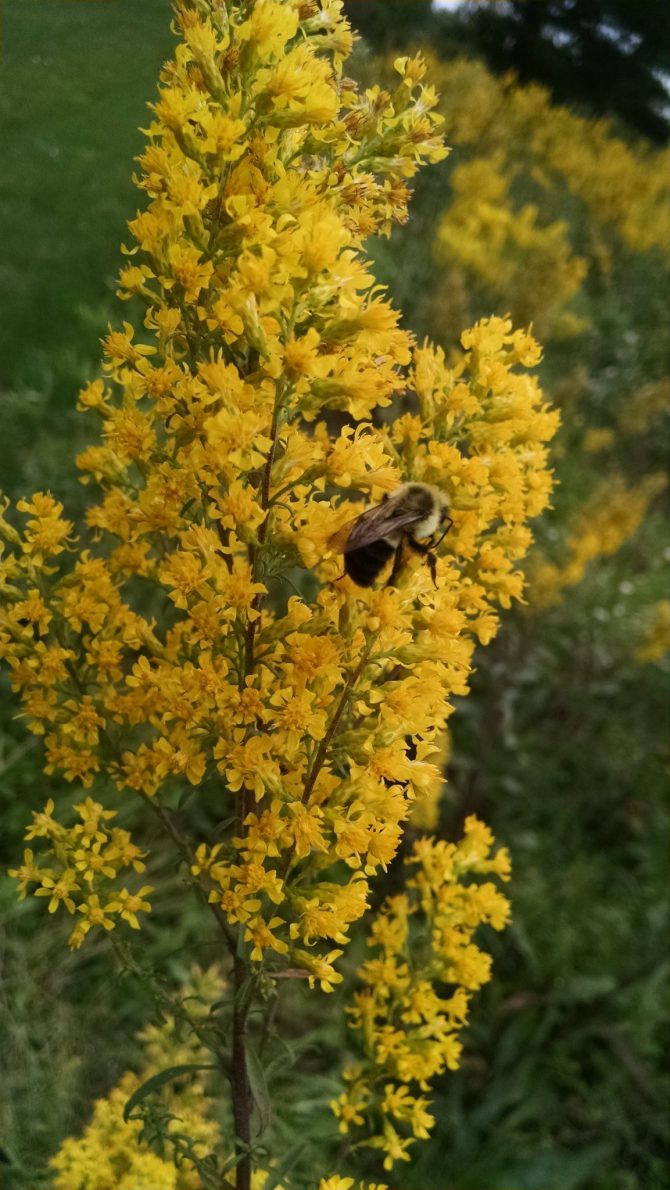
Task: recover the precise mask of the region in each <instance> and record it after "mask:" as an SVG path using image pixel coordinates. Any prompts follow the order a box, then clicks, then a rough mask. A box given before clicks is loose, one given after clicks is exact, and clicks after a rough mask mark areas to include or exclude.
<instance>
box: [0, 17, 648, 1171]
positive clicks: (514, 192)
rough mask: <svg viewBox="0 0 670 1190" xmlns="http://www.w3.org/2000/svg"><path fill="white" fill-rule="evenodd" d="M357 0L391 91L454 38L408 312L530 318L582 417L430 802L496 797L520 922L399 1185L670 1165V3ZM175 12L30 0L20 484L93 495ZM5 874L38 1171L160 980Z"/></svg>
mask: <svg viewBox="0 0 670 1190" xmlns="http://www.w3.org/2000/svg"><path fill="white" fill-rule="evenodd" d="M346 7H347V9H348V10H349V13H350V16H351V18H352V21H353V23H354V25H355V26H356V27H357V28H359V29H360V31H361V33H362V35H363V40H362V41H361V43H360V45H359V47H358V49H357V51H356V55H355V58H354V62H353V64H352V67H351V70H352V72H354V71H355V73H356V74H357V76H358V77H359V78H361V79H363V80H364V81H365V82H366V84H367V85H369V86H373V85H380V86H387V87H392V86H393V85H394V84H393V67H392V61H393V58H394V57H395V56H396V55H397V54H398V53H403V54H404V53H408V52H411V51H412V49H413V47H414V46H423V47H424V48H425V49H426V51H427V54H428V58H429V71H430V78H431V81H432V82H434V84H435V86H436V88H437V89H438V91H439V92H440V93H441V95H442V101H441V110H442V112H443V114H444V116H445V122H446V134H447V141H448V143H449V144H450V145H451V146H452V149H453V151H452V153H451V155H450V157H449V158H448V160H447V161H446V162H444V163H443V164H442V165H440V166H439V167H434V168H432V169H430V170H428V171H425V173H424V176H423V177H421V178H420V180H419V183H418V185H417V187H416V192H415V198H414V201H413V204H412V208H411V219H410V222H409V224H408V225H407V226H406V227H405V228H401V229H396V231H394V233H393V235H392V237H391V239H390V240H389V241H385V242H382V243H378V244H374V245H372V246H371V247H372V251H373V254H374V256H375V259H376V263H377V269H378V274H379V277H380V280H382V281H384V282H385V283H386V284H388V285H389V287H390V290H391V292H392V294H393V296H394V299H395V301H396V302H397V304H398V305H400V306H401V307H402V309H403V312H404V320H405V324H406V325H407V326H409V327H411V329H412V330H414V331H415V332H416V334H417V335H418V336H419V338H422V337H423V336H424V335H426V334H427V335H430V336H431V337H433V338H435V339H436V340H437V341H438V342H440V343H442V344H443V346H444V348H445V351H446V353H447V355H449V354H450V353H452V352H454V351H456V350H457V347H458V337H459V333H460V330H461V329H462V328H463V327H464V326H466V325H468V324H469V323H470V322H471V321H472V320H473V319H475V318H477V317H479V316H481V315H484V314H490V313H498V314H505V313H508V312H509V313H510V314H511V315H512V317H513V318H514V320H515V321H516V322H520V323H527V322H529V321H532V322H533V324H534V327H535V329H536V332H537V334H538V335H539V337H540V339H541V341H542V342H543V343H544V344H545V358H544V361H543V364H542V367H541V375H542V380H543V383H544V386H545V389H546V392H547V396H548V398H549V399H551V400H552V401H553V402H554V403H556V404H558V405H559V407H560V408H561V410H562V416H563V428H562V431H561V435H560V440H559V443H558V447H557V450H556V454H555V460H556V472H557V478H558V480H559V487H558V489H557V493H556V498H555V502H554V508H553V510H552V512H551V513H550V515H548V516H547V517H546V518H545V519H544V521H543V522H542V523H541V524H540V525H539V526H538V527H537V546H536V548H535V550H534V552H533V555H532V556H531V558H530V560H529V563H528V576H529V589H528V597H527V604H526V606H524V607H520V608H518V609H516V610H515V611H514V612H512V613H511V614H509V615H507V616H506V617H505V619H504V621H503V627H502V629H501V632H500V635H499V637H498V639H497V640H496V641H495V642H494V644H493V645H492V646H490V647H488V648H487V649H485V650H482V653H481V656H480V657H479V661H478V672H477V674H476V676H475V680H474V688H473V692H472V695H471V696H470V697H469V698H468V699H466V700H464V701H463V702H462V704H461V705H460V706H459V707H458V712H457V714H456V715H455V716H454V718H453V719H452V721H451V722H452V724H453V734H452V739H451V756H450V761H449V766H448V782H447V784H446V785H445V789H444V793H443V798H442V801H441V804H440V805H439V806H436V807H433V808H432V811H430V812H431V813H432V814H433V817H434V820H435V821H439V826H440V829H441V830H443V831H445V832H447V833H449V834H451V833H455V832H457V831H458V830H459V829H460V826H461V824H462V821H463V819H464V817H465V816H466V815H467V814H470V813H476V814H477V815H479V816H480V817H483V818H484V820H485V821H487V822H488V823H489V824H490V825H491V827H492V829H493V831H494V834H495V836H496V838H497V839H498V841H499V842H500V843H504V844H507V845H508V846H509V847H510V849H511V851H512V855H513V859H514V879H513V883H512V889H511V894H512V900H513V909H514V921H513V924H512V926H511V927H510V929H508V930H507V931H506V933H505V934H504V935H503V936H502V938H499V939H498V938H496V939H490V940H487V945H488V944H490V945H491V947H492V948H493V950H494V953H495V954H496V967H495V978H494V980H493V983H492V984H491V985H490V986H489V988H488V989H487V990H486V991H485V993H484V994H483V995H482V998H481V999H480V1000H479V1001H478V1003H477V1005H476V1007H475V1011H474V1015H473V1023H472V1027H471V1029H470V1032H469V1036H468V1042H467V1046H466V1056H465V1060H464V1063H463V1068H462V1070H461V1071H459V1072H458V1074H456V1075H449V1076H448V1077H447V1078H445V1079H444V1081H443V1084H442V1086H441V1087H440V1089H439V1092H438V1095H437V1097H436V1110H437V1116H438V1120H439V1121H440V1123H439V1126H438V1128H437V1129H436V1133H435V1137H434V1139H433V1140H432V1141H431V1142H429V1143H427V1144H426V1145H424V1147H423V1148H422V1149H420V1148H419V1149H417V1150H416V1154H417V1155H416V1157H415V1159H414V1161H413V1163H412V1165H411V1167H410V1168H409V1169H406V1170H405V1169H402V1170H400V1171H398V1178H397V1179H396V1181H395V1182H394V1185H395V1186H397V1187H398V1190H400V1188H401V1187H404V1188H406V1190H411V1188H412V1187H414V1188H416V1190H418V1188H423V1190H438V1188H439V1190H446V1188H447V1187H449V1188H450V1190H512V1188H514V1190H663V1188H665V1187H667V1186H668V1185H670V1174H669V1173H668V1169H669V1168H670V1164H669V1162H670V1151H669V1147H668V1137H667V1118H666V1112H665V1105H666V1103H667V1092H668V1084H667V1080H666V1079H665V1076H664V1075H663V1073H662V1067H661V1059H660V1054H661V1053H662V1049H663V1044H664V1042H665V1043H666V1044H667V1037H664V1036H663V1029H664V1027H665V1022H666V1019H667V998H666V986H667V976H668V961H667V957H666V956H667V940H668V939H667V915H666V911H665V906H664V901H665V894H666V887H665V865H666V852H667V834H666V829H667V828H666V815H665V803H664V790H665V784H666V738H665V734H666V733H665V730H664V729H665V707H664V702H665V698H664V690H665V683H666V677H667V661H666V660H665V657H666V653H667V642H668V636H669V635H670V604H669V603H668V601H667V570H668V566H667V564H668V561H669V560H670V543H669V542H668V536H667V532H666V529H665V520H664V514H665V513H666V512H667V497H666V495H665V478H664V467H665V451H666V449H667V428H668V396H669V388H670V380H669V379H668V358H669V356H670V319H668V296H667V295H668V292H670V287H669V286H668V281H669V280H670V277H669V276H668V274H669V272H670V209H669V204H668V176H669V173H670V171H669V169H668V166H669V164H670V154H669V152H668V149H667V148H664V147H663V143H664V142H665V140H666V137H667V123H666V117H667V109H668V99H667V93H666V90H665V87H666V82H667V70H668V62H667V56H666V50H665V44H666V39H665V38H664V36H663V26H664V23H667V21H666V14H667V9H666V5H665V3H664V0H646V2H645V3H644V4H633V3H631V2H630V0H507V2H505V3H499V2H493V3H487V4H484V3H477V2H475V0H472V2H470V3H466V4H464V5H461V6H460V7H450V8H448V9H445V8H437V7H433V6H431V4H430V3H429V2H428V0H412V2H404V0H351V2H349V3H348V4H347V5H346ZM168 11H169V10H168V4H167V0H142V3H141V4H138V3H137V2H136V0H94V2H92V3H87V4H82V3H74V2H73V0H9V2H8V3H7V5H6V7H5V11H4V15H3V49H4V75H5V89H4V93H3V95H2V97H1V98H0V111H1V113H2V123H3V127H4V136H3V142H4V153H3V156H4V170H3V173H2V176H1V177H0V221H1V222H2V225H3V226H2V236H1V238H2V244H3V250H2V261H1V262H0V276H1V278H2V282H3V284H2V292H3V296H4V302H3V316H2V319H0V359H1V361H2V362H1V364H0V369H1V371H0V432H1V435H2V439H1V440H2V451H1V456H2V464H1V470H2V481H1V482H2V487H3V489H4V490H5V491H7V493H8V494H9V495H10V496H12V497H16V496H18V495H20V494H23V493H25V492H30V491H32V490H33V489H34V488H37V487H48V488H50V489H51V490H53V491H54V492H55V493H56V494H57V495H58V496H59V497H60V498H61V499H65V500H66V501H67V502H68V505H69V509H70V510H71V512H76V510H77V508H81V507H82V506H83V503H84V499H85V493H84V492H83V491H82V489H81V487H80V485H79V484H78V482H77V480H76V477H75V474H74V470H73V468H72V467H71V465H70V460H71V458H72V455H73V453H74V451H75V450H76V449H77V448H78V447H79V446H80V444H81V441H82V440H81V434H82V431H81V430H80V427H79V424H78V423H79V419H78V418H77V416H76V414H75V413H74V401H75V394H76V391H77V389H78V388H79V387H80V385H81V384H82V383H83V382H84V381H85V380H88V379H89V378H90V377H91V376H93V375H94V374H96V372H97V369H98V357H99V342H98V341H99V338H100V336H101V334H102V333H103V332H104V330H105V328H106V324H107V322H108V320H110V319H111V320H113V321H114V322H118V321H119V320H120V317H121V316H122V311H120V310H119V307H118V304H117V303H116V299H115V297H114V291H115V280H114V275H115V272H116V270H117V268H118V267H119V253H118V245H119V243H120V242H121V241H122V240H123V239H124V234H125V220H126V219H128V218H130V217H132V215H133V214H134V212H135V205H136V196H135V192H134V191H133V187H132V183H131V177H130V175H131V170H132V167H131V159H132V157H133V156H134V154H136V153H137V152H138V151H139V149H140V146H141V143H142V137H141V133H140V132H139V131H138V127H139V126H142V125H144V124H145V123H146V108H145V104H146V102H147V100H148V99H150V98H151V97H152V95H153V93H154V89H155V80H156V78H157V74H158V69H159V65H160V63H161V61H162V60H163V59H164V58H165V57H166V56H167V55H168V53H169V50H170V45H171V34H170V31H169V27H168ZM511 72H514V73H511ZM664 72H666V73H665V75H664ZM0 715H1V718H0V813H1V816H2V822H3V832H2V843H1V847H0V850H1V853H2V854H1V855H0V861H1V862H2V866H3V869H4V868H6V867H7V865H9V864H10V863H11V862H13V861H15V860H16V857H17V855H18V853H19V850H20V845H21V844H20V839H21V835H22V832H23V829H24V826H25V823H26V821H27V819H28V816H29V811H30V808H34V807H36V806H37V805H41V803H42V802H43V801H44V800H45V799H46V797H47V796H48V795H53V796H57V795H58V792H59V790H58V788H57V785H56V783H55V782H54V780H53V778H52V779H49V781H48V782H47V781H46V779H45V778H44V777H43V775H42V773H41V763H40V750H39V747H37V746H35V741H33V740H31V739H29V738H28V737H27V735H26V733H25V730H24V728H23V726H22V723H21V721H20V720H18V721H17V719H16V718H15V704H14V702H13V700H12V698H11V697H10V695H9V692H8V689H7V687H6V685H5V684H3V685H2V686H1V687H0ZM47 785H48V788H47ZM148 875H151V876H152V879H151V883H156V884H158V883H159V882H158V881H157V880H154V879H153V874H148ZM164 875H168V876H169V873H167V874H164ZM166 887H167V888H168V892H167V893H166V894H164V900H163V903H162V904H161V905H159V906H158V911H157V912H156V913H155V914H153V915H152V920H151V922H150V925H149V926H148V928H147V933H146V941H145V949H146V951H147V954H148V955H149V956H150V959H151V961H153V962H154V963H155V964H156V965H157V967H159V968H160V969H162V970H163V971H164V972H167V973H168V974H169V975H170V976H172V977H173V978H174V979H175V981H179V980H182V979H183V978H184V977H185V972H184V970H183V969H182V965H181V959H180V954H179V950H180V941H181V939H180V937H179V936H178V933H177V931H176V929H175V923H176V922H177V921H179V922H180V923H181V924H180V927H179V928H180V929H183V930H184V931H186V932H191V929H192V928H193V929H195V928H196V923H195V922H194V923H190V922H188V921H187V922H184V920H183V917H182V916H181V913H179V914H178V913H177V906H178V905H179V904H180V901H181V889H180V885H179V879H178V876H177V875H176V874H175V875H174V879H173V880H172V881H169V880H168V881H166ZM0 899H1V904H2V909H3V925H2V927H1V933H0V965H1V969H2V974H3V979H2V990H1V991H0V999H1V1004H0V1052H1V1053H2V1055H3V1057H2V1064H3V1066H4V1071H3V1079H2V1082H1V1085H0V1188H2V1190H9V1188H10V1187H12V1188H14V1190H29V1187H33V1186H35V1185H37V1184H38V1180H39V1179H38V1174H39V1171H40V1170H41V1169H42V1170H43V1169H44V1166H45V1163H46V1161H47V1159H48V1158H49V1156H50V1155H51V1154H52V1153H53V1152H54V1150H55V1149H56V1148H57V1147H58V1145H59V1144H60V1143H61V1141H62V1140H63V1138H64V1137H65V1136H67V1135H69V1134H70V1133H72V1132H75V1133H76V1132H77V1131H78V1130H80V1129H81V1128H82V1127H83V1126H84V1124H85V1123H86V1122H87V1120H88V1119H89V1117H90V1113H91V1104H92V1100H93V1098H94V1097H95V1096H97V1095H101V1094H105V1093H106V1092H107V1091H108V1090H109V1089H110V1088H111V1087H112V1086H113V1085H114V1084H115V1083H116V1082H117V1081H118V1079H119V1078H120V1076H121V1074H122V1073H123V1071H124V1070H126V1069H127V1068H128V1067H133V1066H134V1067H135V1068H136V1067H137V1064H138V1055H137V1047H136V1045H135V1043H134V1041H133V1036H134V1034H135V1032H136V1031H137V1030H138V1029H139V1028H140V1027H141V1026H142V1025H143V1024H144V1023H145V1021H146V1018H147V1015H148V1013H149V1012H150V997H149V993H148V990H147V989H145V988H143V987H142V986H139V985H137V984H135V983H133V984H131V982H130V981H129V980H127V979H122V980H121V979H120V980H118V981H116V982H114V981H109V979H108V977H107V966H106V964H105V963H104V962H103V963H101V962H99V952H98V951H96V949H95V947H90V948H89V949H88V950H86V949H85V950H84V951H82V952H76V953H75V954H73V955H69V956H67V955H65V952H64V938H63V937H62V936H61V934H62V931H61V929H60V927H59V926H58V924H57V923H56V924H55V926H54V930H53V934H51V935H49V934H47V933H46V932H45V931H44V929H43V925H42V924H41V923H42V922H43V918H42V916H41V914H40V912H39V906H38V905H37V904H36V903H35V902H34V901H33V902H32V903H30V902H24V903H22V904H20V905H17V903H16V901H15V897H14V885H13V882H11V881H9V880H8V879H7V878H6V877H2V878H1V879H0ZM167 939H169V943H168V941H167ZM210 958H211V954H210V953H208V948H207V945H206V940H203V963H204V964H205V965H206V963H207V962H208V961H209V959H210ZM310 1011H313V1012H314V1013H315V1017H314V1020H312V1021H309V1020H307V1021H305V1020H304V1017H303V1019H302V1025H301V1030H302V1031H303V1032H305V1034H306V1035H307V1037H308V1040H309V1044H310V1046H311V1049H310V1055H309V1057H308V1058H306V1059H304V1060H303V1061H302V1067H301V1070H302V1073H303V1074H307V1073H309V1076H310V1079H315V1080H317V1086H316V1089H315V1090H314V1084H313V1083H310V1085H311V1086H312V1088H313V1096H314V1097H313V1098H310V1095H309V1092H308V1090H307V1085H308V1084H307V1080H305V1082H304V1088H305V1092H304V1095H303V1089H302V1087H303V1081H302V1078H301V1080H300V1084H301V1086H300V1089H299V1092H298V1094H297V1095H294V1098H293V1102H292V1108H291V1112H290V1114H289V1119H292V1120H293V1121H294V1124H295V1130H296V1134H297V1133H304V1132H305V1131H306V1130H307V1131H309V1130H310V1129H312V1130H313V1132H314V1135H315V1137H316V1136H318V1135H320V1134H321V1132H322V1131H323V1130H324V1129H325V1128H326V1126H327V1125H326V1112H325V1105H326V1104H327V1100H328V1098H329V1097H330V1095H331V1094H332V1093H333V1088H332V1087H331V1086H330V1081H331V1078H330V1076H331V1075H332V1069H329V1064H330V1063H332V1058H333V1055H334V1054H335V1053H336V1052H337V1050H338V1047H340V1046H341V1045H342V1044H343V1042H342V1040H341V1039H339V1038H338V1037H336V1036H334V1035H331V1034H332V1028H331V1027H329V1029H328V1030H325V1031H324V1028H323V1025H322V1019H321V1012H322V1009H320V1008H319V1007H318V1005H316V1006H312V1009H311V1010H310ZM301 1012H302V1013H303V1014H304V1005H303V1006H302V1008H301ZM289 1026H290V1022H289ZM289 1031H290V1030H289ZM319 1055H320V1056H319ZM319 1079H321V1080H322V1083H323V1086H322V1087H320V1084H318V1080H319ZM292 1090H294V1083H292V1081H291V1078H290V1077H288V1078H287V1081H286V1083H285V1088H284V1091H283V1094H285V1095H286V1096H287V1097H290V1095H291V1091H292ZM289 1126H290V1125H289ZM40 1184H41V1183H40Z"/></svg>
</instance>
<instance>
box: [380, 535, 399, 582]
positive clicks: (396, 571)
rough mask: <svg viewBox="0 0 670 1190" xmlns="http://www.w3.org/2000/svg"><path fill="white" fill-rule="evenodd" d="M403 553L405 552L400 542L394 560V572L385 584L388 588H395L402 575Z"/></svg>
mask: <svg viewBox="0 0 670 1190" xmlns="http://www.w3.org/2000/svg"><path fill="white" fill-rule="evenodd" d="M402 552H403V551H402V542H400V545H398V546H396V551H395V558H394V559H393V570H392V571H391V573H390V575H389V576H388V578H387V580H386V582H385V584H384V585H385V586H386V587H394V586H395V580H396V579H397V577H398V575H399V574H400V571H401V569H402Z"/></svg>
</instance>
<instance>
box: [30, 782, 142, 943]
mask: <svg viewBox="0 0 670 1190" xmlns="http://www.w3.org/2000/svg"><path fill="white" fill-rule="evenodd" d="M54 808H55V807H54V801H53V798H49V800H48V802H47V804H46V806H45V807H44V809H43V810H42V811H40V812H39V813H34V814H33V823H32V826H31V827H29V828H28V831H27V833H26V840H27V841H31V840H33V839H40V840H45V841H46V842H44V843H43V844H41V846H42V853H41V856H42V858H46V859H47V861H48V866H42V865H41V864H40V863H39V862H36V861H35V856H34V853H33V851H32V849H30V848H28V849H27V850H26V851H24V853H23V863H22V864H21V866H20V867H18V868H12V869H10V872H9V874H10V876H13V877H14V878H15V879H16V880H18V882H19V883H18V888H19V897H20V898H21V899H23V898H24V897H25V895H26V890H27V888H28V885H30V884H36V885H37V888H36V889H35V890H34V892H35V896H36V897H48V898H49V905H48V908H49V913H55V912H56V910H57V909H58V908H59V907H60V906H61V905H63V906H64V908H65V909H67V911H68V913H71V914H74V913H75V912H77V913H80V914H81V917H80V918H79V919H77V921H76V923H75V926H74V929H73V930H72V933H71V934H70V939H69V942H70V946H71V947H72V948H73V949H76V948H78V947H79V946H81V944H82V942H83V941H84V939H85V937H86V935H87V934H88V932H89V930H91V929H93V928H94V927H101V928H102V929H104V930H111V929H113V928H114V926H115V925H116V923H117V920H124V921H126V922H128V924H129V925H130V926H132V928H133V929H135V930H139V928H140V924H139V920H138V917H137V915H138V913H146V912H148V911H149V910H150V909H151V905H150V903H149V902H148V901H147V900H146V899H145V898H146V896H147V894H148V893H150V892H153V889H152V887H151V885H148V884H145V885H144V886H143V887H142V888H139V889H136V891H135V892H131V891H130V889H128V888H126V887H125V886H124V887H119V886H118V877H119V876H120V873H121V872H122V871H123V870H124V869H128V868H132V869H133V870H134V871H135V872H143V871H144V868H145V865H144V863H143V858H144V853H143V852H141V851H140V849H139V847H137V846H136V845H135V844H134V843H133V842H132V839H131V837H130V834H129V832H128V831H127V830H123V829H122V828H121V827H117V826H115V827H110V828H108V827H107V825H106V823H107V822H108V820H109V819H110V818H115V817H116V811H115V810H105V809H104V808H103V806H102V805H101V804H100V802H94V801H93V799H92V798H90V797H87V798H86V799H85V800H84V801H83V802H81V803H80V804H78V805H75V806H74V807H73V808H74V810H75V811H76V813H77V816H78V818H79V821H78V822H76V823H75V824H74V826H72V827H71V828H70V829H69V830H68V829H66V828H65V827H64V826H62V825H61V824H60V823H59V822H57V821H56V819H55V818H54V817H53V812H54ZM101 897H102V901H101Z"/></svg>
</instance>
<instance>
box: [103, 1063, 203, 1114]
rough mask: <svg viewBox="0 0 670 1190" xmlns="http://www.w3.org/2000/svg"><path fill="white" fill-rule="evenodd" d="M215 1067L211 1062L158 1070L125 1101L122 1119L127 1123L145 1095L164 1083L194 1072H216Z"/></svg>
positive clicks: (150, 1093) (156, 1089)
mask: <svg viewBox="0 0 670 1190" xmlns="http://www.w3.org/2000/svg"><path fill="white" fill-rule="evenodd" d="M216 1069H217V1067H216V1065H215V1064H214V1063H212V1062H205V1063H202V1062H198V1063H196V1062H188V1063H186V1064H185V1065H182V1066H168V1067H167V1069H165V1070H159V1072H158V1074H152V1076H151V1078H148V1079H147V1080H146V1081H145V1082H143V1083H142V1085H141V1086H139V1087H138V1088H137V1090H136V1091H133V1094H132V1095H131V1096H130V1099H129V1100H128V1101H127V1103H126V1105H125V1107H124V1109H123V1118H124V1120H125V1122H126V1123H127V1122H128V1120H129V1118H130V1113H131V1111H132V1110H133V1108H134V1107H137V1104H138V1103H141V1102H142V1100H143V1099H145V1098H146V1096H147V1095H152V1094H153V1092H154V1091H158V1089H159V1088H160V1087H163V1086H164V1085H165V1083H170V1082H172V1081H173V1080H174V1079H176V1078H180V1077H181V1075H182V1074H192V1073H193V1071H195V1070H216Z"/></svg>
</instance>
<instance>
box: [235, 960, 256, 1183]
mask: <svg viewBox="0 0 670 1190" xmlns="http://www.w3.org/2000/svg"><path fill="white" fill-rule="evenodd" d="M248 978H249V966H248V964H247V963H246V962H245V961H244V959H241V958H238V957H236V958H235V965H234V984H233V995H234V1009H233V1062H232V1076H231V1090H232V1099H233V1120H234V1123H235V1151H236V1153H237V1154H238V1155H239V1161H238V1163H237V1169H236V1176H235V1190H251V1154H250V1152H249V1146H250V1144H251V1106H252V1100H251V1087H250V1085H249V1073H248V1070H247V1054H246V1049H245V1037H246V1029H247V1011H248V1002H247V1001H246V995H245V984H246V982H247V980H248Z"/></svg>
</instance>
